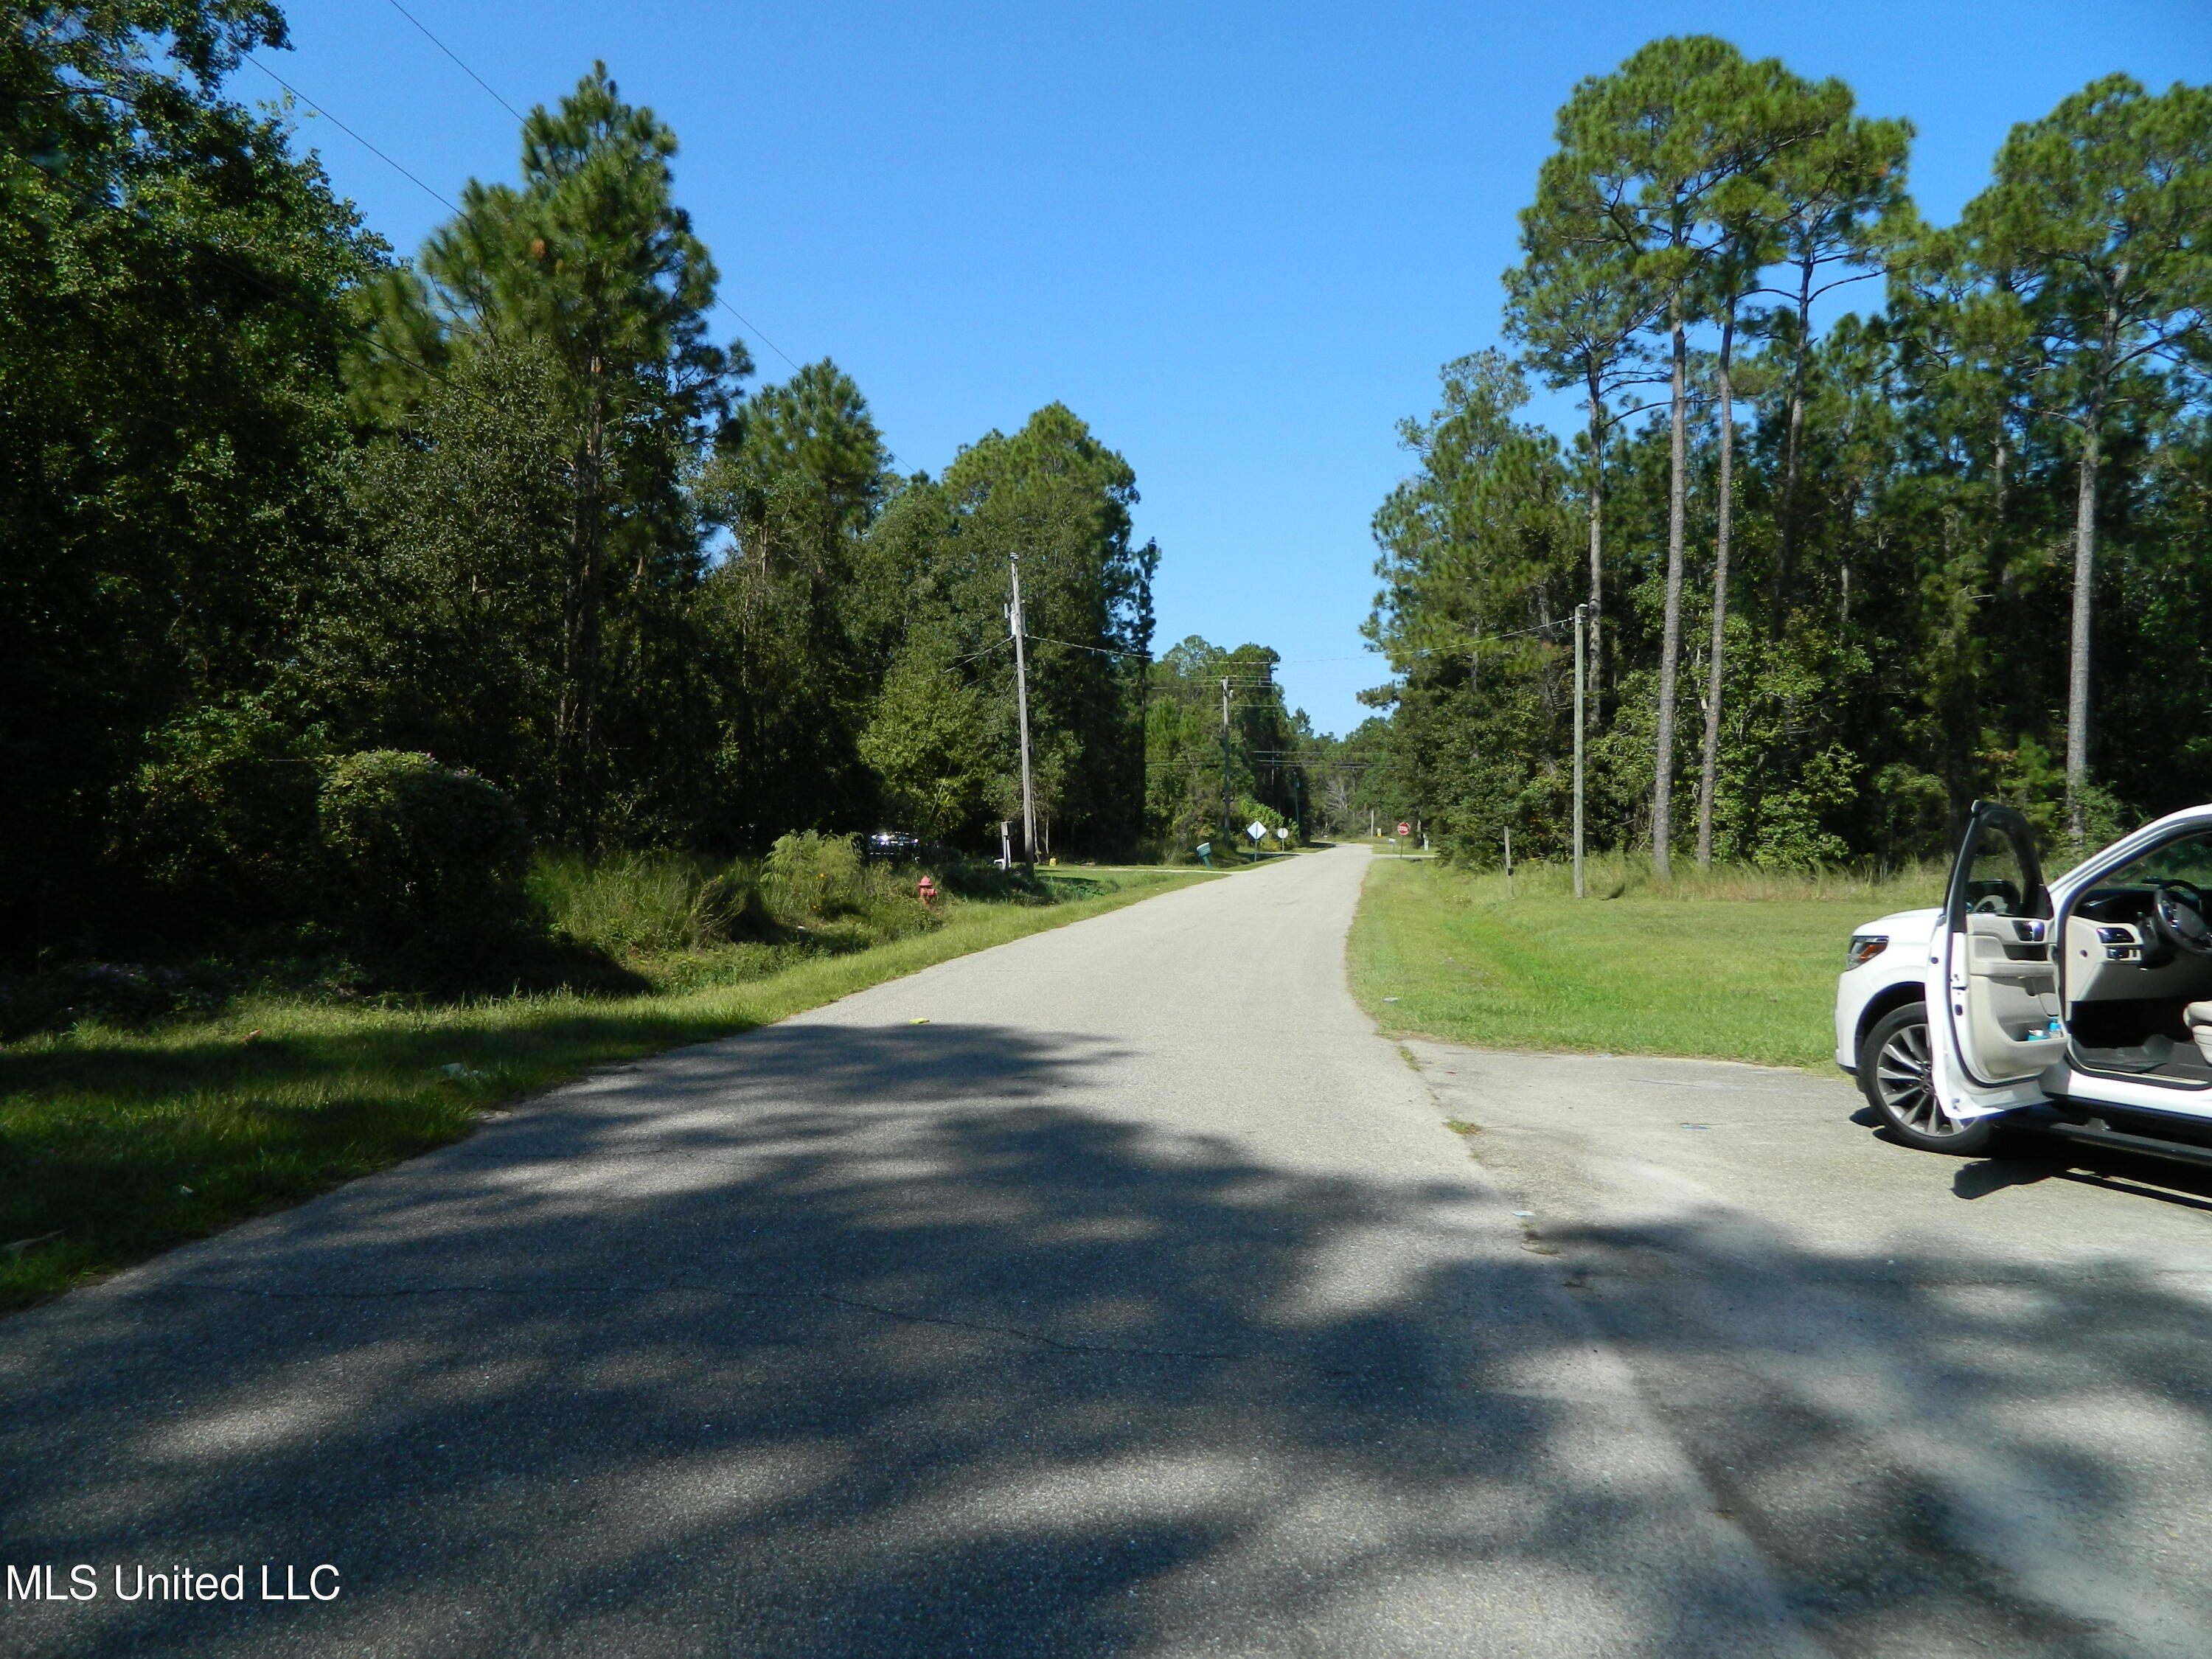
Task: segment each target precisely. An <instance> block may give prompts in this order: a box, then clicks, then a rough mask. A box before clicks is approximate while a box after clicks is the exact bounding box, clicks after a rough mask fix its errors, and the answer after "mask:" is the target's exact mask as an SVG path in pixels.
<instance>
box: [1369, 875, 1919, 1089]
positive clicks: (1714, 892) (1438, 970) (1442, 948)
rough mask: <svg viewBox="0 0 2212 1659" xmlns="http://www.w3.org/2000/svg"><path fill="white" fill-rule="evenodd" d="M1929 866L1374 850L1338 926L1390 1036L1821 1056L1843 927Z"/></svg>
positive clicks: (1888, 906) (1805, 1061) (1717, 1054)
mask: <svg viewBox="0 0 2212 1659" xmlns="http://www.w3.org/2000/svg"><path fill="white" fill-rule="evenodd" d="M1938 881H1939V876H1938V875H1937V873H1936V872H1933V871H1927V870H1910V871H1905V872H1899V873H1896V874H1893V875H1886V876H1881V877H1863V876H1850V875H1843V874H1831V873H1819V874H1810V875H1797V874H1791V873H1787V872H1774V871H1765V870H1757V869H1750V868H1717V869H1715V870H1712V871H1699V870H1696V869H1695V868H1694V866H1692V869H1691V870H1690V871H1687V872H1682V873H1680V874H1678V876H1677V878H1676V879H1675V880H1674V882H1673V883H1671V884H1659V883H1656V882H1655V881H1653V880H1652V879H1651V878H1650V872H1649V870H1648V868H1647V867H1644V866H1638V865H1635V864H1632V863H1625V862H1622V861H1619V860H1610V861H1605V862H1601V863H1595V864H1593V865H1592V866H1590V868H1589V878H1588V881H1587V883H1586V886H1587V890H1588V892H1589V896H1588V897H1587V898H1583V899H1581V900H1577V899H1576V898H1575V897H1573V896H1572V887H1571V877H1570V876H1569V874H1568V872H1566V871H1565V869H1563V868H1556V867H1553V866H1532V867H1529V868H1527V869H1523V870H1516V872H1515V880H1514V887H1515V893H1514V896H1512V897H1510V898H1509V897H1507V896H1506V893H1505V882H1504V877H1503V876H1501V875H1499V874H1497V873H1496V872H1486V873H1471V872H1464V871H1457V870H1453V869H1449V868H1447V867H1444V866H1439V865H1436V864H1432V863H1429V862H1427V861H1425V860H1405V861H1404V862H1402V863H1401V862H1399V861H1397V860H1384V859H1377V860H1376V861H1375V864H1374V865H1373V866H1372V867H1371V868H1370V872H1369V873H1368V877H1367V886H1366V890H1365V892H1364V895H1363V896H1362V899H1361V902H1360V907H1359V914H1358V919H1357V920H1356V921H1355V922H1354V923H1353V926H1352V945H1351V973H1352V990H1353V993H1354V994H1355V995H1356V996H1358V999H1359V1001H1360V1003H1361V1005H1362V1006H1364V1007H1365V1008H1366V1010H1367V1011H1368V1012H1369V1013H1370V1014H1371V1015H1372V1016H1374V1018H1376V1021H1377V1022H1378V1023H1379V1024H1381V1025H1382V1026H1383V1028H1384V1029H1385V1030H1389V1031H1393V1032H1395V1033H1399V1034H1402V1035H1418V1036H1433V1037H1437V1038H1441V1039H1443V1041H1445V1042H1464V1043H1469V1044H1472V1045H1474V1046H1477V1047H1482V1048H1525V1049H1554V1050H1566V1051H1581V1052H1584V1053H1601V1054H1685V1055H1692V1056H1697V1057H1703V1058H1709V1059H1716V1060H1752V1061H1755V1062H1757V1063H1759V1064H1761V1065H1766V1066H1804V1067H1806V1068H1807V1069H1808V1070H1813V1071H1816V1072H1817V1071H1821V1070H1825V1069H1827V1068H1829V1067H1830V1066H1832V1048H1833V1039H1832V1024H1831V1021H1832V1013H1833V1008H1834V1001H1835V981H1836V975H1837V973H1838V971H1840V969H1842V967H1843V952H1844V940H1845V939H1848V938H1849V937H1850V932H1851V929H1852V928H1853V927H1855V926H1857V924H1858V923H1860V922H1863V921H1869V920H1871V919H1872V918H1873V917H1875V916H1877V915H1882V914H1883V913H1885V912H1887V911H1891V910H1901V909H1908V908H1912V907H1914V906H1917V905H1923V904H1932V903H1934V902H1936V898H1937V896H1938V891H1937V886H1938Z"/></svg>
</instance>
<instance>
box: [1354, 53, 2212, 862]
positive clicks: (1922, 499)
mask: <svg viewBox="0 0 2212 1659" xmlns="http://www.w3.org/2000/svg"><path fill="white" fill-rule="evenodd" d="M1911 136H1912V134H1911V128H1910V126H1909V125H1907V124H1905V123H1904V122H1901V121H1894V120H1879V119H1873V118H1867V117H1864V116H1862V115H1860V114H1858V113H1857V111H1856V108H1855V105H1854V100H1853V98H1852V95H1851V94H1850V90H1849V88H1846V87H1844V85H1842V84H1841V83H1840V82H1835V81H1826V82H1812V81H1808V80H1806V79H1803V78H1802V77H1800V76H1796V75H1795V74H1793V73H1792V72H1791V71H1790V70H1788V69H1787V68H1786V67H1785V66H1784V65H1783V64H1780V63H1778V62H1776V61H1774V60H1771V59H1770V60H1763V61H1757V62H1754V61H1750V60H1747V59H1746V58H1743V57H1742V55H1741V53H1739V52H1736V50H1735V48H1733V47H1732V46H1729V45H1727V44H1726V43H1725V42H1723V41H1720V40H1713V39H1711V38H1706V37H1692V38H1686V39H1673V40H1660V41H1656V42H1654V43H1653V44H1652V45H1650V46H1646V47H1644V49H1642V50H1641V51H1639V52H1637V53H1636V54H1635V55H1634V56H1632V58H1629V59H1628V60H1627V61H1626V63H1624V64H1622V65H1621V66H1620V69H1618V70H1615V71H1614V72H1613V73H1612V74H1609V75H1605V76H1595V77H1592V78H1591V79H1589V80H1588V81H1585V82H1583V83H1582V84H1581V85H1580V86H1578V87H1577V88H1576V89H1575V91H1574V93H1573V94H1572V96H1571V98H1570V99H1569V100H1568V101H1567V103H1566V105H1565V106H1564V107H1563V108H1562V109H1561V111H1560V112H1559V122H1558V130H1557V141H1558V148H1557V149H1556V150H1555V151H1554V153H1553V155H1551V156H1550V157H1549V158H1548V159H1547V161H1545V163H1544V164H1543V167H1542V168H1541V172H1540V173H1539V176H1538V179H1537V181H1536V189H1535V197H1534V202H1533V203H1532V204H1531V205H1530V206H1529V207H1528V209H1527V210H1525V211H1524V212H1523V214H1522V249H1523V252H1524V254H1525V258H1524V259H1523V261H1522V264H1519V265H1518V266H1516V268H1515V269H1514V270H1510V271H1509V272H1508V273H1507V274H1506V278H1505V289H1506V304H1505V311H1504V324H1505V330H1506V333H1507V335H1508V337H1509V338H1510V340H1511V341H1512V342H1514V343H1516V344H1517V346H1518V347H1519V348H1520V355H1519V356H1507V355H1506V354H1504V353H1503V352H1499V351H1495V350H1493V351H1486V352H1482V353H1478V354H1476V355H1474V356H1470V357H1468V358H1464V359H1462V360H1460V361H1458V362H1454V363H1451V364H1449V365H1447V366H1446V368H1445V369H1444V371H1443V388H1442V397H1441V398H1440V400H1439V404H1438V406H1437V410H1435V412H1434V413H1433V414H1432V415H1431V416H1430V417H1428V418H1427V419H1425V420H1416V421H1409V422H1406V423H1404V426H1403V428H1402V436H1403V439H1404V441H1405V443H1406V445H1407V447H1408V449H1409V450H1410V451H1411V452H1412V453H1413V457H1414V460H1415V468H1414V471H1413V474H1412V476H1410V477H1408V478H1407V479H1406V480H1405V482H1403V483H1401V485H1399V486H1398V487H1397V488H1396V489H1395V490H1394V491H1393V492H1392V493H1391V495H1390V496H1389V499H1388V501H1386V502H1385V503H1384V504H1383V507H1382V509H1381V510H1380V511H1379V512H1378V513H1377V514H1376V520H1375V534H1376V541H1377V543H1378V545H1379V546H1380V548H1381V550H1382V557H1381V560H1380V562H1379V563H1378V565H1377V572H1378V574H1380V575H1381V577H1382V578H1383V591H1382V592H1381V594H1380V595H1379V596H1378V599H1377V604H1376V611H1375V614H1374V616H1373V617H1372V618H1371V620H1370V625H1369V626H1370V634H1371V635H1372V637H1373V638H1374V639H1375V640H1376V641H1377V642H1378V643H1379V644H1380V645H1381V646H1382V647H1383V649H1384V650H1385V651H1386V652H1387V653H1388V654H1389V659H1390V662H1391V665H1392V667H1393V669H1394V671H1395V676H1396V678H1395V680H1394V682H1393V684H1391V685H1390V686H1389V687H1388V688H1385V689H1384V690H1383V691H1381V692H1379V693H1376V694H1374V695H1373V699H1372V700H1373V701H1376V702H1379V703H1383V704H1387V705H1388V706H1389V718H1388V723H1387V725H1378V726H1374V727H1373V729H1371V730H1364V732H1363V734H1361V740H1362V742H1363V743H1364V744H1367V745H1369V746H1370V747H1371V748H1372V749H1374V750H1376V755H1375V757H1374V758H1375V760H1376V764H1375V765H1374V766H1372V767H1371V768H1370V769H1369V770H1368V771H1367V772H1366V773H1365V774H1364V776H1365V777H1366V778H1367V779H1368V780H1369V781H1370V788H1371V789H1373V790H1374V791H1376V792H1379V793H1377V795H1376V799H1385V798H1387V800H1388V803H1389V807H1388V810H1391V811H1426V813H1427V814H1428V817H1429V820H1430V822H1431V824H1432V825H1433V826H1434V827H1435V829H1436V831H1437V834H1438V835H1439V836H1441V837H1442V838H1443V843H1444V844H1445V845H1446V846H1447V847H1449V848H1452V849H1454V850H1455V852H1457V853H1458V854H1461V855H1462V856H1465V857H1468V858H1470V859H1474V860H1491V859H1494V858H1495V857H1496V855H1497V848H1498V841H1499V836H1500V835H1501V833H1502V831H1503V830H1504V829H1506V828H1508V827H1510V828H1512V829H1514V831H1515V835H1516V843H1517V844H1518V846H1521V847H1526V848H1528V849H1529V850H1530V851H1531V852H1532V853H1536V852H1550V853H1554V854H1556V853H1558V852H1560V851H1562V850H1564V848H1565V842H1566V838H1567V833H1568V815H1569V805H1570V771H1571V759H1570V757H1571V750H1572V740H1573V736H1574V727H1573V715H1572V708H1573V702H1574V698H1573V693H1574V689H1575V682H1574V678H1573V671H1572V654H1571V638H1572V630H1573V626H1574V617H1575V616H1576V613H1577V609H1578V608H1580V609H1582V611H1583V615H1584V616H1585V617H1587V618H1588V621H1589V640H1590V648H1589V659H1588V660H1589V667H1588V670H1587V676H1586V680H1585V689H1586V691H1587V694H1588V695H1587V708H1588V713H1587V715H1586V727H1585V733H1584V735H1585V737H1586V739H1587V742H1588V750H1589V825H1590V836H1591V840H1592V844H1593V845H1595V846H1613V847H1620V848H1632V847H1643V848H1648V849H1649V851H1650V854H1651V856H1652V858H1653V860H1654V861H1655V863H1656V865H1657V866H1658V867H1659V868H1660V869H1661V870H1662V871H1663V870H1665V869H1666V867H1667V866H1668V861H1669V860H1670V858H1671V857H1672V856H1674V855H1676V854H1680V853H1685V852H1688V853H1692V854H1694V855H1695V856H1696V857H1697V858H1699V860H1711V859H1714V858H1724V859H1750V860H1759V861H1763V862H1768V863H1772V864H1778V865H1806V864H1813V863H1820V862H1826V861H1831V860H1841V859H1845V858H1850V857H1871V858H1875V859H1877V860H1902V859H1905V858H1909V857H1913V856H1917V855H1923V854H1930V853H1934V852H1936V851H1938V850H1940V849H1941V848H1942V847H1943V846H1944V845H1945V844H1946V842H1947V841H1948V837H1949V836H1950V835H1951V834H1952V833H1953V832H1954V829H1955V828H1956V826H1957V824H1958V823H1959V821H1960V816H1961V813H1962V811H1963V810H1964V808H1965V807H1966V805H1967V804H1968V803H1969V802H1971V801H1972V799H1974V798H1975V797H1976V796H1978V795H1990V796H1997V797H2002V798H2006V799H2014V800H2015V801H2018V802H2020V803H2021V804H2022V805H2026V806H2027V807H2028V808H2029V809H2030V810H2031V811H2032V812H2033V814H2034V815H2035V816H2036V817H2038V818H2039V820H2040V821H2041V823H2043V824H2044V825H2045V828H2046V829H2049V830H2050V831H2051V832H2052V833H2053V835H2054V836H2056V837H2057V838H2059V839H2061V840H2066V839H2070V840H2073V841H2076V842H2078V841H2080V840H2081V839H2082V838H2083V837H2085V836H2100V835H2103V834H2106V833H2107V832H2109V831H2110V830H2111V829H2113V828H2114V827H2115V826H2116V825H2117V824H2118V823H2120V822H2122V821H2126V820H2132V819H2135V818H2138V817H2143V816H2145V815H2148V814H2154V813H2157V812H2161V811H2168V810H2171V809H2172V808H2173V807H2176V806H2178V805H2183V804H2186V803H2193V802H2197V801H2201V800H2203V799H2206V798H2207V797H2208V795H2212V737H2208V735H2207V734H2208V732H2212V668H2208V646H2212V561H2208V557H2207V553H2206V550H2207V548H2208V547H2212V423H2208V416H2212V403H2208V398H2207V391H2208V382H2207V378H2206V370H2207V368H2212V339H2208V334H2207V328H2206V309H2207V307H2208V304H2212V240H2208V239H2212V89H2208V88H2194V87H2188V86H2181V85H2177V86H2175V87H2173V88H2170V89H2168V90H2167V91H2166V92H2163V93H2156V92H2152V91H2148V90H2147V89H2145V88H2142V86H2140V85H2138V84H2136V82H2132V81H2130V80H2128V79H2127V78H2125V77H2124V76H2110V77H2106V78H2105V79H2102V80H2099V81H2096V82H2092V83H2091V84H2090V85H2088V86H2087V87H2086V88H2084V89H2083V90H2082V91H2081V92H2079V93H2077V94H2074V95H2072V96H2070V97H2069V98H2067V99H2066V100H2063V101H2062V102H2061V103H2060V104H2059V105H2058V106H2057V108H2056V109H2054V110H2053V111H2051V112H2050V113H2049V114H2048V115H2046V116H2044V117H2042V118H2039V119H2036V120H2032V121H2028V122H2026V123H2024V124H2023V125H2020V126H2018V127H2016V128H2015V130H2014V131H2013V133H2012V134H2011V136H2010V137H2008V139H2007V141H2006V143H2005V144H2004V145H2003V147H2002V149H2001V151H2000V152H1999V154H1998V155H1997V156H1996V162H1995V166H1994V168H1993V172H1992V177H1991V180H1990V185H1989V186H1988V187H1987V188H1986V189H1985V190H1984V191H1982V192H1981V193H1980V194H1979V195H1978V196H1977V197H1975V198H1974V199H1973V200H1972V202H1971V203H1969V204H1968V205H1967V206H1966V210H1965V211H1964V213H1963V214H1962V215H1961V216H1960V221H1959V222H1958V223H1956V224H1955V225H1951V226H1936V225H1932V224H1929V223H1927V222H1924V221H1923V219H1922V218H1921V217H1920V216H1919V215H1918V214H1917V211H1916V210H1915V208H1914V206H1913V204H1912V202H1911V197H1910V196H1909V194H1908V192H1907V190H1906V162H1907V160H1908V154H1909V146H1910V142H1911ZM1851 284H1863V285H1864V286H1863V287H1859V288H1856V289H1849V285H1851ZM1837 289H1848V291H1849V292H1852V293H1858V294H1864V295H1869V296H1878V303H1869V304H1867V305H1865V306H1864V307H1863V308H1862V309H1861V310H1859V311H1856V312H1853V313H1847V314H1844V315H1843V316H1841V318H1840V319H1838V320H1837V321H1835V322H1834V323H1833V324H1832V325H1830V326H1828V327H1826V329H1825V330H1822V329H1820V327H1818V326H1816V324H1815V318H1814V312H1815V307H1816V302H1817V301H1820V299H1821V298H1822V297H1823V296H1825V295H1828V294H1829V293H1831V292H1832V291H1834V290H1837ZM1532 381H1535V382H1540V383H1541V384H1542V385H1544V386H1550V387H1553V388H1559V389H1564V390H1566V391H1568V392H1571V394H1572V395H1573V396H1574V397H1575V398H1577V401H1578V402H1579V404H1580V406H1581V410H1582V415H1583V419H1582V422H1581V425H1580V429H1579V430H1578V431H1577V433H1576V434H1575V435H1574V436H1573V438H1572V440H1571V441H1568V442H1562V441H1560V440H1559V438H1558V437H1556V436H1555V435H1553V433H1551V432H1550V431H1548V430H1547V429H1545V428H1543V427H1542V426H1541V425H1539V424H1536V423H1534V422H1530V421H1529V420H1528V419H1527V418H1526V417H1525V414H1524V406H1525V405H1526V404H1527V403H1528V399H1529V396H1530V392H1531V382H1532Z"/></svg>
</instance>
